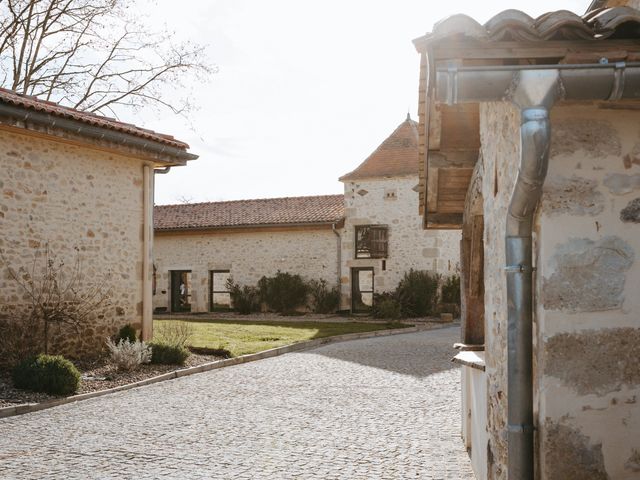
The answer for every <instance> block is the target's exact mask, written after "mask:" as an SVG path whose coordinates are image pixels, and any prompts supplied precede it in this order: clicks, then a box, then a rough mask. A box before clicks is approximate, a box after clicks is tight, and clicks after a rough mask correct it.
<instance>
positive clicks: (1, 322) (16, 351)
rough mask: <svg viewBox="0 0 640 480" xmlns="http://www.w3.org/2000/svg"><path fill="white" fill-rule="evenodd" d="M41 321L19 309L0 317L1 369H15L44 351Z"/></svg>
mask: <svg viewBox="0 0 640 480" xmlns="http://www.w3.org/2000/svg"><path fill="white" fill-rule="evenodd" d="M41 330H42V324H41V322H40V319H39V318H37V317H35V316H34V315H31V314H29V312H25V311H22V310H18V309H12V310H11V311H10V312H6V313H4V314H3V315H2V317H0V332H2V333H1V334H0V367H13V366H15V365H16V364H17V363H18V362H20V361H22V360H24V359H26V358H30V357H33V356H35V355H37V354H38V353H40V352H42V350H43V349H44V344H43V342H42V331H41Z"/></svg>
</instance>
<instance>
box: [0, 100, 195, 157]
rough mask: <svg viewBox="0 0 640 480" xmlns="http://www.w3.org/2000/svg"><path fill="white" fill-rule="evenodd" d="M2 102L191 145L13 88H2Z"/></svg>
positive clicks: (163, 141) (176, 144) (167, 142)
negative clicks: (24, 93)
mask: <svg viewBox="0 0 640 480" xmlns="http://www.w3.org/2000/svg"><path fill="white" fill-rule="evenodd" d="M0 102H4V103H8V104H11V105H15V106H18V107H22V108H26V109H29V110H34V111H37V112H42V113H47V114H50V115H53V116H57V117H63V118H68V119H71V120H76V121H79V122H83V123H86V124H88V125H93V126H95V127H101V128H106V129H109V130H116V131H118V132H122V133H128V134H130V135H134V136H136V137H141V138H145V139H148V140H152V141H154V142H158V143H161V144H165V145H170V146H172V147H175V148H180V149H184V150H186V149H188V148H189V145H187V144H186V143H184V142H181V141H179V140H176V139H175V138H173V137H172V136H171V135H165V134H162V133H157V132H154V131H153V130H147V129H145V128H140V127H137V126H135V125H132V124H130V123H124V122H120V121H118V120H115V119H113V118H109V117H103V116H101V115H96V114H94V113H89V112H83V111H80V110H75V109H73V108H69V107H63V106H62V105H59V104H57V103H54V102H49V101H47V100H41V99H39V98H37V97H33V96H30V95H21V94H19V93H16V92H14V91H12V90H7V89H4V88H0Z"/></svg>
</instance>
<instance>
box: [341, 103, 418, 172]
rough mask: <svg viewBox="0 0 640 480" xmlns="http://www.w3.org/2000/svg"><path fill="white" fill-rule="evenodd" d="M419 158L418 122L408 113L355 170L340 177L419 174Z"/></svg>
mask: <svg viewBox="0 0 640 480" xmlns="http://www.w3.org/2000/svg"><path fill="white" fill-rule="evenodd" d="M418 158H419V157H418V123H417V122H415V121H413V120H411V117H410V116H409V114H407V119H406V120H405V121H404V122H402V123H401V124H400V125H398V128H396V129H395V130H394V131H393V133H392V134H391V135H389V136H388V137H387V139H386V140H385V141H384V142H382V143H381V144H380V146H379V147H378V148H376V149H375V151H374V152H373V153H372V154H371V155H369V157H367V159H366V160H365V161H364V162H362V163H361V164H360V165H359V166H358V167H357V168H356V169H355V170H353V171H352V172H349V173H347V174H346V175H343V176H342V177H340V181H341V182H346V181H351V180H360V179H363V178H376V177H392V176H397V175H417V174H418Z"/></svg>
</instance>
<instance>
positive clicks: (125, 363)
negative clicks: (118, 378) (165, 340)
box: [107, 338, 151, 371]
mask: <svg viewBox="0 0 640 480" xmlns="http://www.w3.org/2000/svg"><path fill="white" fill-rule="evenodd" d="M107 347H108V348H109V352H110V354H111V362H112V363H113V364H114V365H115V366H116V368H117V369H118V370H124V371H129V370H135V369H136V368H138V367H139V366H140V365H141V364H143V363H149V362H150V361H151V348H150V347H149V345H147V344H146V343H144V342H141V341H140V340H136V341H135V342H130V341H129V340H126V339H124V340H120V341H118V343H116V342H114V341H113V340H111V339H110V338H107Z"/></svg>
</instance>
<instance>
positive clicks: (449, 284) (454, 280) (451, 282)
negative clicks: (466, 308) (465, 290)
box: [441, 275, 460, 306]
mask: <svg viewBox="0 0 640 480" xmlns="http://www.w3.org/2000/svg"><path fill="white" fill-rule="evenodd" d="M441 297H442V299H441V301H442V303H453V304H456V305H458V306H459V305H460V275H452V276H450V277H447V278H446V279H445V281H444V282H443V283H442V289H441Z"/></svg>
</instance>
